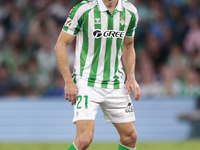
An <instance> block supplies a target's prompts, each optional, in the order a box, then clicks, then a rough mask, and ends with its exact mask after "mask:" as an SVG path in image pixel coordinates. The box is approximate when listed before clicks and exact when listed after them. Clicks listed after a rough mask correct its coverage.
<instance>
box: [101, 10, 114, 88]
mask: <svg viewBox="0 0 200 150" xmlns="http://www.w3.org/2000/svg"><path fill="white" fill-rule="evenodd" d="M107 16H108V30H113V15H110V13H109V12H107ZM111 46H112V37H108V38H107V39H106V52H105V57H104V72H103V81H102V83H101V87H102V88H107V84H108V81H110V59H111V58H110V57H111Z"/></svg>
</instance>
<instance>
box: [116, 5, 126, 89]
mask: <svg viewBox="0 0 200 150" xmlns="http://www.w3.org/2000/svg"><path fill="white" fill-rule="evenodd" d="M125 14H126V13H125V8H123V11H122V12H120V18H119V20H120V21H119V30H120V31H124V27H125V24H122V23H121V21H123V20H124V21H126V20H125V19H126V16H125ZM116 45H117V46H116V47H117V53H116V60H115V76H114V79H115V80H114V89H118V88H119V84H120V83H119V80H118V79H119V77H118V76H117V75H116V73H117V71H118V64H119V60H118V54H119V50H120V48H121V46H122V48H121V49H122V51H123V43H122V39H120V38H118V39H117V42H116Z"/></svg>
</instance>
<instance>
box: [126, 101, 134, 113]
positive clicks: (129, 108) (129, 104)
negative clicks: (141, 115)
mask: <svg viewBox="0 0 200 150" xmlns="http://www.w3.org/2000/svg"><path fill="white" fill-rule="evenodd" d="M125 112H126V113H129V112H133V106H132V104H131V102H129V103H128V105H127V108H126V110H125Z"/></svg>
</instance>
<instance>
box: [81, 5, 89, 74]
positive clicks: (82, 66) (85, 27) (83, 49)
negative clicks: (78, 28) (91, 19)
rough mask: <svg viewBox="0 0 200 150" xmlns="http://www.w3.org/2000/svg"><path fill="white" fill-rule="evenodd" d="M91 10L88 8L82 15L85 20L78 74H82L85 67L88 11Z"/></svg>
mask: <svg viewBox="0 0 200 150" xmlns="http://www.w3.org/2000/svg"><path fill="white" fill-rule="evenodd" d="M90 11H91V9H89V10H88V11H86V12H85V13H84V14H83V15H82V17H84V20H85V22H84V23H83V28H84V30H83V44H82V49H81V55H80V75H81V76H82V75H83V70H84V67H85V62H86V58H87V54H88V45H89V41H88V13H89V12H90Z"/></svg>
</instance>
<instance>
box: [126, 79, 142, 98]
mask: <svg viewBox="0 0 200 150" xmlns="http://www.w3.org/2000/svg"><path fill="white" fill-rule="evenodd" d="M126 88H127V90H128V93H129V94H131V90H132V91H133V93H134V94H135V98H134V99H135V100H136V101H137V100H139V98H140V96H141V88H140V86H139V84H138V83H137V81H136V80H135V77H133V76H128V77H127V80H126Z"/></svg>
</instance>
